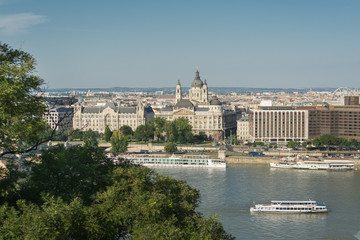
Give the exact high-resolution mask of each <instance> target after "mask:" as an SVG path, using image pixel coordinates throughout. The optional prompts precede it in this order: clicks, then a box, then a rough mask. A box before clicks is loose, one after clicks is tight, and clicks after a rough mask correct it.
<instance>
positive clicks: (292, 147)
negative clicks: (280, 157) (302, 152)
mask: <svg viewBox="0 0 360 240" xmlns="http://www.w3.org/2000/svg"><path fill="white" fill-rule="evenodd" d="M286 147H287V148H291V149H294V148H295V142H294V141H292V140H290V141H288V142H287V144H286Z"/></svg>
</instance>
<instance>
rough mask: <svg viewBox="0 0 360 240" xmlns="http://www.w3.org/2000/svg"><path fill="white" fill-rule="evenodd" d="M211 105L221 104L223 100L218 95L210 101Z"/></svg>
mask: <svg viewBox="0 0 360 240" xmlns="http://www.w3.org/2000/svg"><path fill="white" fill-rule="evenodd" d="M210 105H221V102H220V101H219V99H218V98H217V97H215V98H213V99H212V100H211V101H210Z"/></svg>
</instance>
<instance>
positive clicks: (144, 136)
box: [134, 121, 154, 141]
mask: <svg viewBox="0 0 360 240" xmlns="http://www.w3.org/2000/svg"><path fill="white" fill-rule="evenodd" d="M134 137H135V138H136V139H137V140H140V141H147V140H149V139H153V138H154V123H153V122H152V121H148V122H147V123H146V124H145V125H140V126H138V127H137V128H136V130H135V133H134Z"/></svg>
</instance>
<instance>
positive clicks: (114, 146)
mask: <svg viewBox="0 0 360 240" xmlns="http://www.w3.org/2000/svg"><path fill="white" fill-rule="evenodd" d="M129 137H130V136H124V135H123V133H122V131H121V130H116V131H115V132H114V133H113V135H112V136H111V138H110V142H111V150H110V151H111V153H113V154H114V155H116V154H119V153H124V152H126V151H127V147H128V139H129Z"/></svg>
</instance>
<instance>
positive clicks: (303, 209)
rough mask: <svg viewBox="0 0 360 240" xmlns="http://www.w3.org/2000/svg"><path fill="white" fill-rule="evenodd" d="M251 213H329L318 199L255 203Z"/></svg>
mask: <svg viewBox="0 0 360 240" xmlns="http://www.w3.org/2000/svg"><path fill="white" fill-rule="evenodd" d="M250 212H251V213H327V212H328V210H327V207H326V206H325V205H318V204H317V203H316V201H311V200H309V201H271V203H270V204H254V207H251V208H250Z"/></svg>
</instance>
